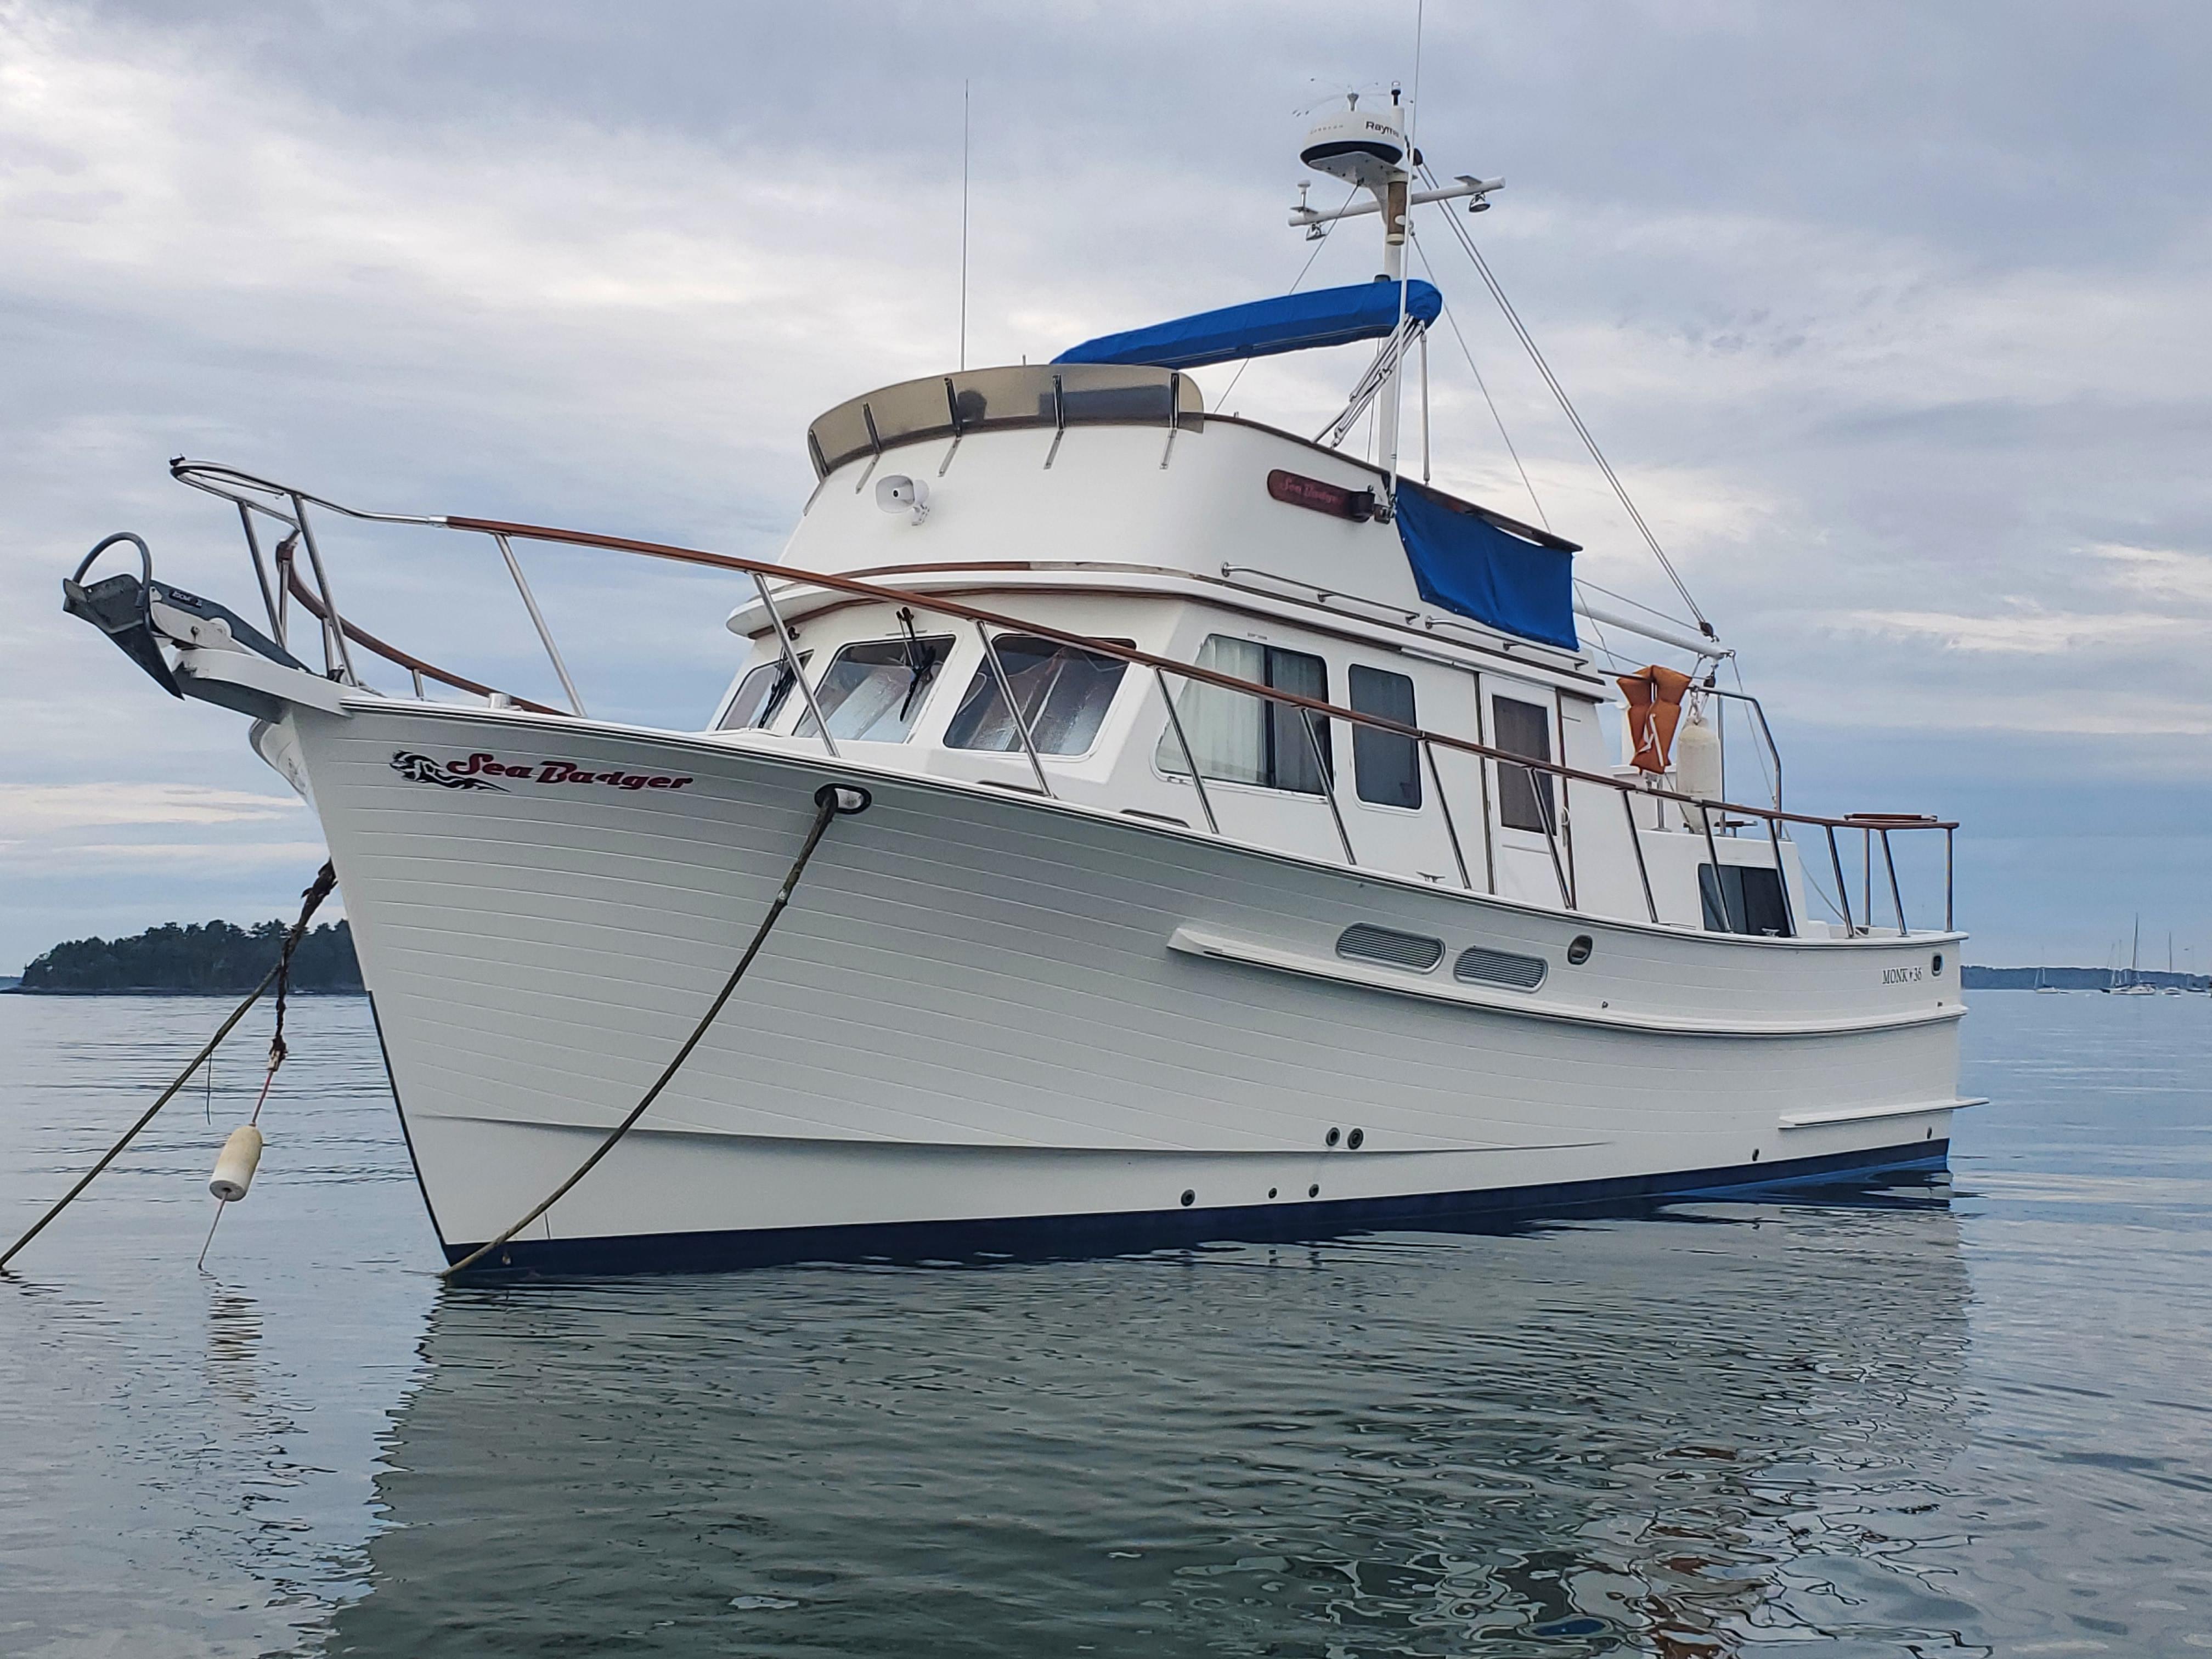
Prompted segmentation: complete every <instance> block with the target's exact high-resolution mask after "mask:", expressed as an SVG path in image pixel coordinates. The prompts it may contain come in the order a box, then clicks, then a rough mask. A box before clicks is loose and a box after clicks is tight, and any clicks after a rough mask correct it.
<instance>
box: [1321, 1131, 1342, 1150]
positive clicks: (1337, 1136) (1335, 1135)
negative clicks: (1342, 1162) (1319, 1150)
mask: <svg viewBox="0 0 2212 1659" xmlns="http://www.w3.org/2000/svg"><path fill="white" fill-rule="evenodd" d="M1343 1138H1344V1131H1343V1130H1341V1129H1331V1130H1330V1131H1329V1132H1328V1133H1327V1134H1325V1135H1323V1136H1322V1138H1321V1144H1322V1146H1335V1145H1336V1143H1337V1142H1338V1141H1340V1140H1341V1139H1343Z"/></svg>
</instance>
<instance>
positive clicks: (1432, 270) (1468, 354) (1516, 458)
mask: <svg viewBox="0 0 2212 1659" xmlns="http://www.w3.org/2000/svg"><path fill="white" fill-rule="evenodd" d="M1407 240H1408V241H1410V242H1412V243H1413V252H1415V253H1417V254H1418V255H1419V256H1420V260H1421V269H1422V270H1425V271H1427V272H1428V273H1429V280H1430V281H1431V283H1436V286H1437V290H1438V292H1439V293H1441V292H1442V291H1443V284H1442V283H1437V281H1436V276H1437V268H1436V266H1435V265H1433V264H1431V263H1430V262H1429V252H1428V250H1427V249H1426V248H1425V247H1423V246H1421V244H1420V240H1419V238H1417V237H1414V236H1413V235H1412V234H1410V233H1409V234H1408V235H1407ZM1443 317H1444V321H1446V322H1447V323H1449V324H1450V325H1451V331H1452V338H1454V339H1455V340H1457V341H1458V342H1459V355H1460V356H1462V357H1464V358H1466V359H1467V370H1468V374H1472V375H1474V384H1475V386H1476V387H1477V389H1478V390H1480V392H1481V393H1482V401H1483V402H1484V403H1485V404H1488V405H1489V407H1490V418H1491V420H1492V422H1493V423H1494V424H1495V425H1496V426H1497V428H1498V439H1499V441H1502V442H1503V443H1504V446H1505V453H1507V454H1508V455H1510V456H1511V457H1512V458H1513V470H1514V471H1516V472H1518V473H1519V474H1520V475H1521V487H1522V489H1525V490H1527V491H1528V504H1529V505H1530V506H1531V507H1534V508H1535V509H1536V521H1537V522H1538V523H1539V524H1541V525H1542V526H1544V528H1545V529H1547V530H1550V529H1551V528H1552V515H1551V514H1550V513H1547V512H1545V511H1544V500H1543V497H1542V496H1541V495H1537V493H1536V485H1535V483H1534V481H1533V480H1532V479H1531V478H1530V477H1528V466H1527V465H1526V464H1525V463H1524V462H1523V461H1522V459H1521V451H1520V449H1519V448H1518V447H1516V445H1515V443H1514V441H1513V435H1512V433H1510V432H1509V431H1508V430H1507V429H1506V427H1505V416H1504V415H1503V414H1501V413H1500V412H1499V411H1498V400H1497V399H1496V398H1493V397H1492V396H1491V395H1490V382H1489V381H1487V380H1484V379H1483V378H1482V370H1481V368H1480V367H1479V366H1478V365H1477V364H1476V362H1475V361H1474V350H1473V349H1472V348H1470V347H1469V346H1468V343H1467V336H1466V335H1465V334H1464V333H1462V331H1461V330H1460V325H1459V319H1458V318H1457V317H1455V316H1454V315H1453V314H1452V308H1451V302H1450V301H1444V302H1443ZM1422 418H1423V420H1424V421H1425V420H1426V419H1427V416H1426V414H1425V412H1424V415H1423V417H1422ZM1422 441H1424V442H1426V441H1427V428H1426V427H1425V426H1424V427H1423V428H1422ZM1554 533H1556V532H1554ZM1574 581H1575V586H1576V587H1577V589H1578V590H1579V589H1581V588H1583V587H1584V586H1595V584H1586V583H1584V582H1583V579H1582V578H1581V577H1580V576H1577V577H1576V578H1575V579H1574ZM1598 591H1599V592H1604V591H1605V590H1604V589H1602V588H1600V589H1598ZM1640 608H1641V609H1643V610H1646V611H1650V609H1651V608H1650V606H1649V605H1644V606H1641V607H1640ZM1652 614H1653V615H1654V616H1657V615H1659V614H1660V613H1659V612H1657V611H1652ZM1583 620H1584V621H1586V622H1588V623H1589V625H1590V631H1591V632H1592V633H1593V634H1595V635H1596V636H1597V645H1598V649H1599V650H1601V651H1602V652H1604V653H1605V654H1606V655H1607V657H1609V658H1611V659H1613V667H1615V668H1623V667H1626V666H1630V664H1629V662H1628V659H1626V657H1624V656H1622V655H1621V654H1620V653H1619V652H1618V651H1615V650H1614V649H1613V641H1610V640H1608V639H1607V638H1606V636H1605V627H1604V624H1602V623H1600V622H1599V621H1598V620H1597V618H1596V617H1588V616H1586V617H1584V618H1583ZM1670 620H1672V619H1671V618H1670Z"/></svg>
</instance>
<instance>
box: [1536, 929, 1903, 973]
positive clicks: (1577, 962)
mask: <svg viewBox="0 0 2212 1659" xmlns="http://www.w3.org/2000/svg"><path fill="white" fill-rule="evenodd" d="M1596 948H1597V947H1596V945H1595V943H1594V942H1593V941H1592V940H1591V939H1590V936H1589V934H1588V933H1577V934H1576V935H1575V938H1574V943H1572V944H1571V945H1568V946H1567V961H1568V962H1569V963H1571V964H1572V965H1573V966H1575V967H1577V968H1579V967H1581V966H1582V965H1583V963H1586V962H1588V961H1589V959H1590V952H1591V951H1594V950H1595V949H1596ZM1936 960H1937V961H1939V962H1940V961H1942V957H1937V958H1936Z"/></svg>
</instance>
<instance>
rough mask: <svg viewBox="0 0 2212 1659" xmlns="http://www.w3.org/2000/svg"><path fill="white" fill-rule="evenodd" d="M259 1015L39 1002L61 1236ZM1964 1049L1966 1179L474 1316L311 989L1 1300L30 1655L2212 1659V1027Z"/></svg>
mask: <svg viewBox="0 0 2212 1659" xmlns="http://www.w3.org/2000/svg"><path fill="white" fill-rule="evenodd" d="M220 1012H222V1005H221V1004H219V1003H211V1002H202V1001H198V1000H185V999H178V1000H108V999H100V1000H48V999H39V998H26V997H0V1220H4V1221H5V1222H6V1224H7V1225H6V1231H7V1232H8V1233H9V1236H10V1237H12V1236H13V1234H14V1232H15V1231H16V1230H17V1229H18V1227H19V1226H20V1225H23V1224H24V1223H26V1222H27V1220H28V1218H29V1217H30V1216H31V1215H32V1214H33V1203H34V1200H42V1199H45V1198H47V1197H50V1196H52V1194H55V1193H56V1192H58V1191H59V1190H60V1188H61V1187H62V1186H63V1185H64V1183H65V1178H66V1176H67V1175H68V1174H69V1173H70V1171H72V1170H75V1169H76V1168H78V1167H81V1166H82V1164H83V1162H84V1161H86V1160H87V1158H88V1157H89V1156H91V1155H92V1154H93V1153H94V1152H96V1151H97V1149H98V1148H99V1147H100V1146H102V1145H104V1144H105V1142H106V1139H109V1138H110V1137H111V1136H112V1133H114V1132H115V1130H116V1128H117V1127H119V1126H120V1125H121V1124H122V1123H124V1122H125V1121H128V1120H129V1118H130V1117H131V1115H133V1114H134V1113H135V1112H136V1111H137V1109H139V1108H140V1106H141V1104H142V1103H143V1101H144V1100H145V1099H147V1098H148V1095H147V1094H146V1092H145V1091H148V1090H149V1088H151V1087H153V1086H155V1085H157V1084H158V1083H159V1082H160V1081H161V1080H163V1079H164V1078H165V1075H166V1074H167V1072H168V1071H169V1070H171V1069H172V1068H173V1067H174V1066H176V1065H178V1064H180V1063H181V1060H182V1058H183V1057H184V1056H185V1055H187V1054H190V1052H191V1048H193V1047H194V1046H196V1044H197V1042H198V1041H199V1040H200V1039H201V1038H202V1037H203V1036H204V1034H205V1032H206V1031H207V1030H209V1029H210V1028H211V1026H212V1024H213V1023H214V1022H215V1020H216V1018H218V1017H219V1014H220ZM254 1029H256V1030H259V1031H264V1032H265V1029H266V1028H265V1025H260V1026H258V1027H256V1028H254ZM1967 1029H1968V1048H1969V1053H1970V1056H1971V1058H1970V1063H1969V1067H1968V1072H1969V1075H1968V1079H1967V1082H1968V1087H1969V1091H1970V1092H1972V1093H1976V1094H1987V1095H1990V1096H1993V1097H1995V1098H1996V1104H1994V1105H1992V1106H1990V1107H1987V1108H1984V1109H1980V1110H1978V1111H1976V1112H1972V1113H1969V1114H1966V1115H1964V1116H1963V1117H1962V1118H1961V1119H1960V1125H1959V1131H1958V1135H1959V1138H1958V1140H1957V1143H1956V1150H1955V1161H1956V1170H1957V1174H1956V1186H1955V1188H1952V1189H1948V1190H1946V1189H1943V1188H1936V1189H1934V1192H1933V1194H1932V1195H1931V1194H1930V1192H1929V1190H1928V1189H1924V1188H1922V1189H1913V1190H1911V1191H1900V1192H1899V1193H1897V1194H1892V1195H1890V1196H1889V1197H1888V1198H1887V1200H1881V1201H1871V1202H1862V1203H1856V1204H1853V1203H1844V1202H1833V1203H1826V1204H1817V1203H1816V1204H1800V1205H1792V1206H1769V1205H1705V1206H1686V1207H1683V1208H1680V1209H1678V1210H1676V1211H1674V1212H1670V1213H1668V1215H1667V1216H1665V1217H1663V1218H1656V1219H1638V1220H1621V1221H1604V1222H1594V1223H1584V1224H1578V1225H1571V1226H1565V1227H1559V1228H1556V1229H1553V1230H1549V1231H1543V1232H1540V1233H1529V1234H1525V1235H1522V1236H1517V1237H1437V1236H1432V1235H1406V1236H1393V1237H1383V1238H1373V1239H1367V1240H1364V1241H1359V1242H1354V1243H1328V1244H1322V1245H1317V1246H1313V1247H1310V1248H1308V1247H1298V1248H1288V1247H1278V1248H1273V1249H1269V1248H1265V1247H1253V1248H1236V1249H1221V1250H1218V1251H1207V1252H1199V1253H1187V1254H1185V1253H1179V1254H1174V1255H1155V1256H1148V1257H1144V1258H1141V1259H1135V1260H1122V1261H1106V1262H1091V1263H1073V1264H1049V1265H1011V1266H1000V1267H986V1268H967V1269H950V1268H947V1269H938V1270H887V1269H869V1268H848V1267H840V1268H794V1269H778V1270H770V1271H765V1272H760V1273H750V1274H745V1275H738V1276H732V1277H726V1278H697V1279H659V1280H652V1281H641V1282H635V1283H607V1284H596V1285H593V1284H584V1285H549V1286H537V1287H532V1288H528V1289H524V1290H519V1291H441V1290H440V1289H439V1288H438V1287H437V1286H436V1285H435V1282H434V1281H433V1280H432V1279H429V1278H428V1274H427V1271H426V1270H427V1268H428V1266H429V1264H430V1262H431V1261H432V1259H433V1249H432V1244H431V1238H430V1233H429V1228H428V1222H427V1221H426V1220H425V1218H424V1216H423V1213H422V1203H421V1200H420V1199H419V1197H418V1196H417V1194H416V1189H415V1186H414V1182H413V1179H412V1177H411V1176H410V1173H409V1171H408V1169H407V1165H406V1159H405V1152H404V1147H403V1146H402V1145H401V1143H400V1140H399V1136H398V1129H397V1127H396V1125H395V1123H394V1121H393V1119H392V1114H391V1111H390V1107H389V1103H388V1100H387V1098H386V1092H385V1086H384V1081H383V1075H382V1071H381V1068H380V1064H379V1062H378V1060H377V1057H376V1049H375V1043H374V1037H373V1036H372V1034H371V1032H370V1030H369V1027H368V1011H367V1008H366V1006H365V1005H364V1004H362V1003H361V1002H359V1001H356V1000H322V1001H309V1002H307V1003H305V1004H303V1005H301V1006H299V1007H298V1009H297V1012H296V1013H295V1033H296V1035H295V1043H294V1048H295V1056H296V1058H295V1060H294V1062H293V1064H292V1065H291V1066H289V1067H288V1068H287V1070H286V1072H285V1073H284V1077H283V1082H282V1084H281V1085H279V1091H278V1094H277V1097H276V1099H275V1100H274V1102H273V1103H272V1104H271V1106H270V1109H269V1112H268V1114H267V1115H266V1117H265V1118H264V1121H265V1122H266V1124H267V1126H268V1127H269V1130H270V1147H269V1152H268V1155H267V1157H266V1158H264V1162H263V1164H262V1173H261V1176H260V1177H259V1179H258V1182H257V1183H256V1185H255V1188H254V1190H253V1194H252V1197H251V1198H250V1199H248V1200H246V1202H245V1203H244V1204H242V1205H240V1206H237V1207H236V1208H234V1210H233V1211H232V1212H231V1213H230V1214H229V1215H228V1218H226V1219H225V1220H224V1222H223V1224H222V1229H221V1230H220V1231H219V1232H218V1233H217V1235H216V1242H215V1246H214V1249H213V1250H212V1252H211V1253H210V1258H209V1266H210V1273H208V1274H206V1275H202V1274H200V1273H196V1272H195V1271H194V1270H193V1266H192V1261H193V1257H194V1256H195V1255H197V1252H198V1249H199V1246H200V1242H201V1239H202V1237H203V1236H204V1233H205V1231H206V1228H207V1225H208V1222H209V1219H210V1212H211V1211H212V1207H213V1205H212V1200H210V1199H209V1198H208V1197H207V1195H206V1188H205V1187H204V1180H205V1176H206V1173H207V1170H208V1167H209V1165H210V1163H211V1162H212V1158H213V1153H214V1150H215V1148H216V1145H217V1144H218V1143H219V1142H220V1140H221V1139H222V1135H223V1133H225V1131H226V1130H227V1128H228V1126H229V1125H230V1124H231V1123H233V1122H234V1121H239V1120H240V1119H241V1118H242V1117H243V1115H244V1112H245V1102H244V1098H243V1097H245V1096H246V1091H247V1090H248V1088H249V1085H251V1084H252V1082H253V1080H254V1079H253V1078H252V1075H251V1073H252V1066H253V1063H254V1056H253V1048H254V1047H255V1046H256V1045H254V1044H253V1043H252V1042H247V1043H244V1044H241V1045H240V1046H239V1047H238V1048H236V1049H234V1051H232V1052H231V1054H229V1055H228V1057H227V1058H226V1059H225V1060H223V1061H222V1063H221V1064H220V1066H219V1069H218V1072H217V1075H216V1080H215V1094H214V1099H213V1101H212V1103H211V1105H210V1103H207V1102H206V1101H204V1099H203V1098H202V1097H200V1096H199V1095H198V1094H197V1092H196V1093H195V1095H194V1096H193V1097H191V1099H190V1100H189V1102H187V1101H186V1100H184V1099H180V1100H179V1101H178V1102H177V1103H175V1104H174V1105H173V1106H172V1107H171V1108H170V1110H169V1113H168V1115H167V1116H166V1118H165V1119H164V1120H163V1121H160V1122H159V1123H158V1124H157V1127H156V1129H155V1132H154V1133H152V1134H151V1135H150V1136H149V1139H148V1140H147V1141H146V1142H145V1143H144V1144H143V1147H142V1149H141V1150H139V1151H138V1152H136V1153H135V1154H134V1155H133V1156H132V1157H131V1158H130V1159H129V1161H128V1162H127V1164H125V1165H124V1166H121V1167H120V1168H118V1170H116V1171H114V1172H112V1173H111V1174H110V1175H109V1176H106V1177H103V1180H102V1182H100V1184H99V1185H98V1186H96V1187H95V1188H94V1196H93V1197H91V1198H90V1199H88V1200H85V1201H83V1202H82V1203H81V1204H80V1206H79V1207H78V1208H77V1209H76V1211H74V1212H71V1214H70V1216H69V1217H68V1218H66V1219H65V1220H64V1221H63V1222H62V1223H60V1224H58V1225H57V1226H56V1227H55V1228H54V1229H53V1230H52V1231H49V1232H48V1234H47V1235H46V1237H43V1238H41V1239H40V1241H39V1243H37V1244H35V1245H34V1246H33V1247H32V1250H31V1251H30V1252H27V1254H26V1255H25V1256H24V1257H23V1258H22V1259H21V1261H19V1262H18V1263H17V1264H16V1265H17V1267H19V1268H22V1269H25V1270H27V1272H26V1276H25V1277H23V1278H21V1279H16V1280H13V1281H0V1652H5V1653H7V1654H10V1655H46V1656H61V1655H67V1656H79V1655H83V1656H119V1655H126V1654H128V1655H139V1654H149V1653H159V1654H163V1655H169V1654H179V1655H192V1654H224V1655H229V1654H258V1653H264V1652H265V1653H307V1654H372V1655H392V1656H416V1655H447V1654H455V1655H461V1654H532V1655H539V1654H555V1655H557V1654H583V1653H593V1654H597V1653H635V1654H686V1655H688V1654H725V1653H732V1654H807V1655H822V1654H861V1653H867V1654H875V1653H897V1654H902V1655H938V1654H946V1655H950V1654H1018V1655H1031V1654H1036V1655H1043V1654H1051V1655H1062V1654H1077V1653H1097V1654H1102V1655H1117V1654H1125V1655H1146V1656H1154V1655H1180V1654H1207V1655H1212V1654H1225V1655H1239V1654H1282V1655H1313V1656H1334V1655H1342V1656H1363V1655H1380V1654H1456V1653H1470V1652H1471V1653H1480V1654H1486V1655H1487V1654H1496V1655H1546V1656H1550V1655H1581V1654H1599V1653H1618V1652H1628V1653H1653V1654H1661V1655H1667V1656H1692V1655H1707V1654H1723V1653H1733V1652H1739V1651H1743V1650H1757V1649H1764V1648H1767V1647H1770V1646H1772V1647H1775V1648H1778V1649H1779V1648H1781V1646H1782V1644H1803V1643H1806V1642H1808V1641H1819V1642H1820V1646H1819V1648H1818V1651H1820V1653H1821V1654H1823V1655H1827V1654H1843V1655H1851V1654H1885V1655H1887V1654H1896V1655H1906V1654H1911V1655H1937V1654H1954V1653H1966V1654H1979V1653H2003V1654H2038V1653H2040V1654H2073V1653H2091V1652H2099V1651H2111V1652H2114V1653H2121V1654H2166V1653H2172V1654H2180V1653H2188V1652H2197V1651H2203V1650H2212V1354H2208V1352H2207V1348H2208V1337H2212V1249H2208V1244H2212V1185H2208V1181H2207V1177H2208V1176H2212V1002H2208V1000H2205V999H2202V998H2189V999H2167V998H2157V999H2152V998H2142V999H2129V1000H2116V999H2112V998H2108V997H2099V996H2093V995H2085V996H2063V997H2036V996H2033V995H2030V994H2017V993H2015V994H1994V993H1993V994H1984V995H1983V996H1982V997H1981V998H1980V999H1979V1000H1978V1002H1977V1004H1976V1008H1975V1012H1974V1015H1973V1017H1972V1019H1971V1020H1970V1021H1969V1022H1968V1028H1967ZM1787 1651H1790V1652H1799V1651H1805V1649H1804V1648H1802V1647H1800V1646H1794V1645H1793V1646H1790V1647H1789V1648H1788V1649H1787Z"/></svg>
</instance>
